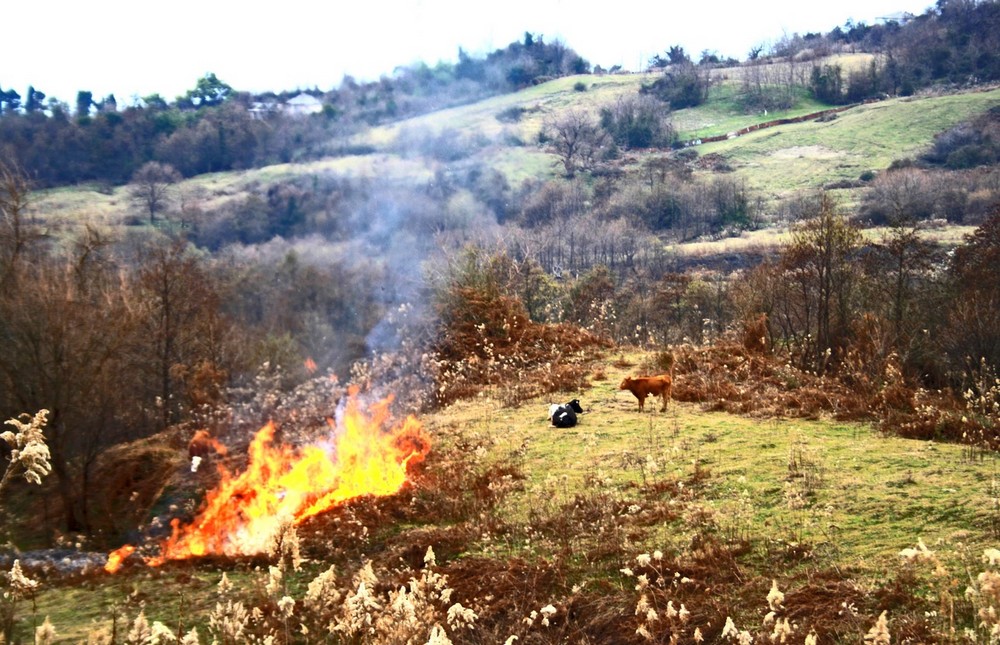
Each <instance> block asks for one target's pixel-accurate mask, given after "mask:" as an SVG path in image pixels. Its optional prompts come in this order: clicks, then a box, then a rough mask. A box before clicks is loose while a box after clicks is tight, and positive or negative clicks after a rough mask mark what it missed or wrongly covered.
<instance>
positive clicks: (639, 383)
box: [618, 374, 674, 412]
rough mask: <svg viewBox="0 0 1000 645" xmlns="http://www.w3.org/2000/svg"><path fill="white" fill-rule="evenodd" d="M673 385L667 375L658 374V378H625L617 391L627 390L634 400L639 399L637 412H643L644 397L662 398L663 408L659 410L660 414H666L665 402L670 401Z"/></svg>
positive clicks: (672, 380)
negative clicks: (633, 396)
mask: <svg viewBox="0 0 1000 645" xmlns="http://www.w3.org/2000/svg"><path fill="white" fill-rule="evenodd" d="M673 384H674V379H673V378H672V377H671V376H670V375H669V374H660V375H659V376H637V377H635V378H632V377H631V376H626V377H625V380H624V381H622V383H621V385H619V386H618V389H619V390H628V391H629V392H631V393H632V394H634V395H635V398H637V399H639V412H642V411H643V406H644V405H645V403H646V397H647V396H649V395H650V394H652V395H653V396H659V397H662V398H663V407H662V408H660V412H666V411H667V402H668V401H670V390H671V388H672V387H673Z"/></svg>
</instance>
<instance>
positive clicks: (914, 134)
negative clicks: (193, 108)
mask: <svg viewBox="0 0 1000 645" xmlns="http://www.w3.org/2000/svg"><path fill="white" fill-rule="evenodd" d="M731 71H732V70H731ZM733 72H734V73H733V74H732V75H730V74H728V73H726V70H721V71H719V72H717V74H718V75H719V76H720V79H721V80H719V81H718V82H717V84H715V85H713V89H712V90H711V92H710V96H709V101H708V102H707V103H705V104H704V105H702V106H699V107H696V108H689V109H685V110H679V111H677V112H675V113H674V114H673V115H672V119H673V122H674V124H675V126H676V128H677V130H678V133H679V137H680V139H681V140H690V139H694V138H696V137H702V136H712V135H718V134H725V133H727V132H731V131H734V130H737V129H739V128H742V127H746V126H749V125H753V124H755V123H760V122H762V121H765V120H773V119H781V118H786V117H795V116H801V115H804V114H809V113H812V112H815V111H816V110H819V109H822V108H823V107H824V106H822V105H820V104H817V103H815V101H813V100H811V99H809V98H808V97H807V96H804V95H803V96H802V97H800V100H799V102H798V103H797V104H796V105H795V106H793V107H792V108H791V109H789V110H786V111H781V112H773V113H770V114H768V115H767V116H764V115H763V114H745V113H743V112H742V111H741V110H740V109H739V107H738V104H737V102H736V101H735V100H734V96H735V94H736V92H737V91H738V87H739V80H738V74H736V73H735V71H733ZM654 78H655V76H654V75H621V76H574V77H566V78H561V79H557V80H553V81H550V82H547V83H543V84H541V85H538V86H535V87H531V88H529V89H526V90H523V91H521V92H517V93H514V94H507V95H503V96H497V97H493V98H490V99H487V100H484V101H479V102H476V103H473V104H470V105H465V106H461V107H456V108H451V109H448V110H442V111H439V112H435V113H432V114H428V115H425V116H421V117H417V118H413V119H408V120H404V121H401V122H399V123H396V124H393V125H391V126H383V127H378V128H373V129H371V130H369V131H367V132H365V133H364V134H362V135H358V136H357V137H355V139H354V141H353V142H352V143H353V145H355V146H364V147H367V148H369V149H374V150H375V153H374V154H364V155H358V156H344V157H337V158H330V159H327V160H322V161H314V162H307V163H292V164H282V165H279V166H271V167H267V168H262V169H259V170H249V171H242V172H229V173H216V174H211V175H203V176H200V177H195V178H192V179H189V180H186V181H184V182H183V183H182V184H181V186H180V192H181V193H182V194H184V195H186V199H188V200H189V201H192V202H199V203H200V204H201V207H202V208H208V209H211V208H215V207H218V206H219V205H220V204H224V203H226V202H227V201H229V200H232V199H233V198H234V197H239V196H240V195H241V194H243V193H245V192H246V191H247V190H249V189H252V188H258V189H260V188H263V189H266V187H268V186H270V185H274V184H276V183H280V182H282V181H286V180H289V179H292V178H295V177H300V178H301V177H316V176H332V177H353V178H359V177H367V178H380V179H384V178H389V179H396V180H399V181H403V182H425V181H427V180H428V178H429V177H432V176H433V174H434V172H436V171H438V170H440V169H442V168H447V167H454V168H462V167H464V166H468V165H469V164H472V163H481V164H482V165H484V166H485V167H487V168H492V169H496V170H499V171H500V172H502V173H503V174H504V175H505V176H506V177H507V179H508V181H509V182H510V183H511V184H512V185H514V186H517V185H519V184H520V183H521V182H523V181H524V180H526V179H548V178H554V177H557V176H558V173H559V169H558V168H557V167H556V164H555V161H556V158H555V157H554V156H553V155H552V154H550V153H549V152H548V151H547V150H546V149H545V148H543V147H541V146H539V145H538V144H537V143H536V140H537V136H538V133H539V131H540V129H541V128H542V125H543V124H544V122H545V121H546V119H550V118H554V117H556V116H557V115H558V114H560V113H561V112H563V111H565V110H581V111H586V112H590V113H592V114H594V116H595V118H596V115H597V113H598V111H599V109H600V107H601V106H604V105H608V104H610V103H613V102H614V101H615V100H616V99H617V98H618V97H620V96H623V95H627V94H634V93H636V92H637V91H638V90H639V88H640V87H641V86H642V84H643V83H649V82H650V81H651V80H653V79H654ZM577 87H584V88H585V91H578V90H577V89H575V88H577ZM998 104H1000V89H998V88H994V89H989V90H982V91H971V92H962V93H955V94H945V95H924V96H916V97H907V98H895V99H889V100H886V101H882V102H879V103H873V104H867V105H859V106H856V107H853V108H851V109H849V110H847V111H845V112H841V113H840V114H839V115H838V116H837V118H835V119H833V120H830V121H825V122H817V121H809V122H804V123H797V124H789V125H783V126H779V127H773V128H769V129H765V130H759V131H756V132H753V133H751V134H748V135H745V136H741V137H738V138H734V139H730V140H726V141H721V142H715V143H707V144H704V145H700V146H696V147H694V148H693V150H695V151H696V152H697V153H698V155H700V156H702V157H704V156H706V155H712V156H713V157H715V158H721V159H723V160H724V162H725V163H726V165H728V167H729V168H731V169H732V172H731V173H729V174H728V176H731V177H735V178H738V179H745V180H746V181H747V183H748V185H749V186H750V187H751V188H753V189H754V190H756V191H759V193H760V194H761V195H762V196H763V197H764V199H765V200H766V201H767V202H769V203H772V204H773V203H774V201H775V200H778V199H782V198H785V197H788V196H791V195H793V194H795V193H796V192H798V191H809V190H815V189H819V188H821V187H823V186H826V185H829V184H832V183H834V182H841V181H844V180H856V179H858V177H859V176H860V175H861V174H862V173H863V172H866V171H879V170H884V169H885V168H887V167H888V166H889V164H890V163H891V162H892V161H893V160H896V159H902V158H906V157H910V156H913V155H915V154H918V153H919V152H920V151H921V150H922V149H924V148H926V147H927V146H928V145H929V144H930V143H931V142H932V140H933V137H934V135H935V134H937V133H939V132H942V131H944V130H946V129H948V128H950V127H952V126H953V125H955V124H956V123H958V122H960V121H963V120H965V119H968V118H969V117H971V116H974V115H976V114H979V113H982V112H984V111H986V110H988V109H990V108H991V107H994V106H996V105H998ZM511 109H516V110H520V118H519V120H517V121H514V122H511V121H507V122H502V121H501V120H499V119H498V118H497V117H498V116H499V115H501V114H503V113H504V112H505V111H509V110H511ZM664 152H665V151H658V150H644V151H631V152H629V153H627V154H626V155H625V156H624V157H623V159H622V160H620V161H619V162H618V165H619V167H621V168H622V169H624V170H626V171H628V170H637V169H638V168H639V167H640V166H641V164H642V163H643V162H644V161H646V160H647V159H648V158H650V157H651V156H660V155H662V154H664ZM712 172H713V171H712V170H708V169H703V170H697V171H696V174H702V175H710V174H712ZM841 192H843V193H845V194H844V196H843V201H844V202H845V203H847V204H851V203H853V202H855V201H856V199H857V195H856V193H857V189H850V190H847V191H841ZM130 208H131V205H130V203H129V200H128V194H127V190H126V188H124V187H119V188H114V189H111V190H105V191H103V192H97V191H94V190H91V189H90V188H88V187H86V186H82V187H76V188H60V189H55V190H50V191H43V192H40V193H38V194H37V195H35V196H34V198H33V203H32V213H33V215H34V216H35V217H37V218H41V219H45V220H46V221H52V222H54V223H59V222H62V223H72V224H79V223H81V222H94V223H98V224H108V225H115V224H118V223H121V222H123V221H125V220H126V218H127V216H128V214H129V212H130ZM133 210H134V209H133ZM140 223H141V222H140Z"/></svg>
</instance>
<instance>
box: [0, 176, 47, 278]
mask: <svg viewBox="0 0 1000 645" xmlns="http://www.w3.org/2000/svg"><path fill="white" fill-rule="evenodd" d="M30 189H31V186H30V183H29V181H28V178H27V177H26V176H25V175H24V173H23V172H22V171H21V169H20V168H19V167H18V166H16V165H12V164H7V163H4V162H3V161H2V160H0V287H3V288H9V287H11V286H12V285H13V283H14V280H15V277H16V276H15V272H16V268H17V265H18V263H19V262H20V261H21V260H22V259H23V256H24V254H25V252H26V251H27V250H28V249H29V248H30V247H31V245H32V243H33V242H35V241H37V240H38V239H39V238H40V237H41V236H40V234H39V233H38V231H37V230H36V227H33V226H31V225H30V223H29V222H28V221H27V219H26V213H25V211H26V210H27V207H28V194H29V192H30Z"/></svg>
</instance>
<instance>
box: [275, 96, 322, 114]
mask: <svg viewBox="0 0 1000 645" xmlns="http://www.w3.org/2000/svg"><path fill="white" fill-rule="evenodd" d="M282 109H283V110H284V112H285V114H290V115H292V116H304V115H308V114H316V113H318V112H322V111H323V102H322V101H320V100H319V99H318V98H316V97H315V96H311V95H309V94H304V93H303V94H296V95H295V96H293V97H292V98H290V99H288V100H287V101H285V105H284V106H283V108H282Z"/></svg>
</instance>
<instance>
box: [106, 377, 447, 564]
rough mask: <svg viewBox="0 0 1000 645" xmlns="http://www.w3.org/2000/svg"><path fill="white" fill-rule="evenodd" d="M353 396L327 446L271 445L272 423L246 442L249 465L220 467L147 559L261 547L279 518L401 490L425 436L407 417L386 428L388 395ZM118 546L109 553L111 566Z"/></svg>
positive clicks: (288, 520)
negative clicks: (195, 509) (371, 400)
mask: <svg viewBox="0 0 1000 645" xmlns="http://www.w3.org/2000/svg"><path fill="white" fill-rule="evenodd" d="M356 397H357V389H356V388H352V389H351V391H350V393H349V397H348V401H347V405H346V409H345V412H344V415H343V419H342V422H341V423H340V424H339V425H335V424H334V423H333V421H328V422H329V424H330V427H331V435H330V438H329V441H328V442H327V443H326V444H325V445H309V446H305V447H303V448H301V449H294V448H292V447H290V446H286V445H275V444H274V443H273V440H274V433H275V427H274V425H273V424H272V423H269V424H267V425H266V426H264V427H263V428H261V429H260V431H258V433H257V435H256V436H255V437H254V440H253V441H252V442H251V444H250V452H249V460H248V463H247V468H246V470H245V471H244V472H242V473H238V474H233V473H230V472H229V471H227V470H226V469H225V468H224V467H221V466H220V467H219V471H220V474H221V477H222V479H221V481H220V482H219V485H218V486H217V487H216V488H215V489H214V490H212V491H209V492H208V493H207V495H206V498H205V502H204V505H203V507H202V510H201V511H200V512H199V514H198V516H197V517H196V518H195V519H194V521H193V522H192V523H191V524H189V525H186V526H182V525H181V523H180V521H179V520H177V519H174V520H173V521H172V522H171V526H172V527H173V533H172V535H171V536H170V538H169V539H167V540H166V541H165V542H164V543H163V545H162V547H161V550H160V555H159V556H156V557H153V558H149V559H147V560H146V562H147V563H148V564H150V565H152V566H158V565H160V564H162V563H163V562H165V561H167V560H182V559H187V558H192V557H197V556H202V555H208V554H216V555H229V556H236V555H253V554H257V553H261V552H263V551H265V550H266V549H267V548H268V546H269V544H270V543H271V541H272V540H273V538H274V537H275V536H276V535H277V534H278V533H279V531H281V529H282V527H283V526H284V525H287V524H292V525H295V524H299V523H301V522H302V521H304V520H305V519H307V518H309V517H313V516H314V515H318V514H320V513H323V512H324V511H327V510H329V509H330V508H333V507H335V506H337V505H339V504H341V503H343V502H345V501H347V500H350V499H353V498H356V497H360V496H363V495H391V494H393V493H396V492H398V491H399V490H400V488H402V486H403V484H404V483H405V482H406V470H407V466H408V465H409V464H411V463H417V462H419V461H421V460H422V459H423V458H424V456H425V455H426V454H427V451H428V450H429V448H430V443H429V441H428V439H427V436H426V434H425V433H424V431H423V428H422V427H421V425H420V423H419V422H418V421H417V420H416V418H414V417H412V416H411V417H408V418H407V419H406V420H405V421H404V422H403V423H402V424H398V425H396V426H394V427H392V428H390V429H388V430H385V429H383V428H384V427H385V426H386V425H387V424H388V422H389V420H390V414H389V404H390V403H391V401H392V399H391V397H390V398H386V399H384V400H382V401H380V402H379V403H377V404H375V405H373V406H371V408H370V409H369V410H368V413H367V414H366V413H365V412H363V411H362V410H361V409H360V408H359V404H358V401H357V398H356ZM123 548H124V547H123ZM121 550H122V549H119V551H121ZM116 553H118V551H116V552H114V553H112V556H111V557H109V558H108V566H107V567H106V568H107V569H108V570H109V571H111V569H110V568H109V567H111V558H112V557H114V556H115V554H116ZM129 553H131V552H129ZM126 557H127V556H126Z"/></svg>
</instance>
